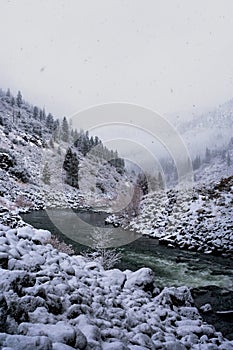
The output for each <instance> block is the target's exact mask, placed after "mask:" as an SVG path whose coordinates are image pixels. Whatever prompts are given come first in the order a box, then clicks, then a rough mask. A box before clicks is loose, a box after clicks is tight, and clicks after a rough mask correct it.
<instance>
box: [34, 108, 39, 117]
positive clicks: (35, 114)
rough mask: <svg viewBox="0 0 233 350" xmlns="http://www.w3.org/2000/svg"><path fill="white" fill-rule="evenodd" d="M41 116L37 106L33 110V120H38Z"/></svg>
mask: <svg viewBox="0 0 233 350" xmlns="http://www.w3.org/2000/svg"><path fill="white" fill-rule="evenodd" d="M38 116H39V109H38V107H37V106H35V107H34V108H33V118H35V119H37V118H38Z"/></svg>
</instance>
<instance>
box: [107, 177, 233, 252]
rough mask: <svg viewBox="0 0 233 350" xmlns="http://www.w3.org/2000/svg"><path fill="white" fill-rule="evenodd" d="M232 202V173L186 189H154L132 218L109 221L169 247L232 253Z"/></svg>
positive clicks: (118, 218) (112, 218)
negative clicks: (156, 190) (211, 181)
mask: <svg viewBox="0 0 233 350" xmlns="http://www.w3.org/2000/svg"><path fill="white" fill-rule="evenodd" d="M232 205H233V176H231V177H229V178H225V179H222V180H221V181H220V182H219V183H214V182H213V183H211V184H208V185H207V184H206V185H203V184H202V185H196V186H195V187H194V188H192V189H190V190H186V191H183V190H178V189H171V190H167V191H159V192H151V193H150V194H148V195H146V196H145V197H144V200H143V201H142V203H141V209H140V213H139V215H138V216H137V217H135V218H134V219H131V221H130V222H128V223H127V220H128V218H126V217H124V216H122V217H116V216H112V217H110V218H109V220H108V221H110V222H111V220H112V221H115V222H120V223H122V225H123V226H124V227H125V228H130V229H135V230H136V231H137V232H140V233H142V234H144V235H149V236H151V237H155V238H158V239H159V240H160V243H161V244H166V245H168V246H170V247H175V246H178V247H180V248H184V249H190V250H193V251H201V252H204V253H206V254H210V253H214V254H218V255H223V256H232V254H233V232H232Z"/></svg>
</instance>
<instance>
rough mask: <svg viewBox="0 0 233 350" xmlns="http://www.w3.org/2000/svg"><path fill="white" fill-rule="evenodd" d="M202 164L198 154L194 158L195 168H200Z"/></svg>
mask: <svg viewBox="0 0 233 350" xmlns="http://www.w3.org/2000/svg"><path fill="white" fill-rule="evenodd" d="M200 166H201V158H200V156H196V157H195V158H194V160H193V170H196V169H199V168H200Z"/></svg>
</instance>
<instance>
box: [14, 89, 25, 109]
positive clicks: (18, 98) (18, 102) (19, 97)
mask: <svg viewBox="0 0 233 350" xmlns="http://www.w3.org/2000/svg"><path fill="white" fill-rule="evenodd" d="M16 103H17V106H18V107H19V108H20V107H21V106H22V103H23V98H22V94H21V92H20V91H18V94H17V97H16Z"/></svg>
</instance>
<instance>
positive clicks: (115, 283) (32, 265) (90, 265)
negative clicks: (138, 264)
mask: <svg viewBox="0 0 233 350" xmlns="http://www.w3.org/2000/svg"><path fill="white" fill-rule="evenodd" d="M50 235H51V234H50V232H49V231H46V230H37V229H34V228H33V227H31V226H28V225H25V226H23V227H18V228H17V227H16V228H10V227H8V226H5V225H2V224H1V225H0V242H1V246H0V249H1V250H0V265H1V274H0V290H1V295H0V299H1V304H0V305H1V307H0V314H1V324H0V327H1V330H0V346H1V348H2V349H5V350H6V349H7V350H25V349H26V350H29V349H30V350H34V349H35V350H37V349H43V350H65V349H66V350H71V349H97V350H98V349H104V350H108V349H109V350H110V349H111V350H114V349H115V350H121V349H124V350H127V349H129V350H139V349H140V350H143V349H152V350H153V349H168V350H169V349H172V350H173V349H181V350H185V349H194V350H195V349H203V350H205V349H213V350H214V349H222V350H228V349H229V350H230V349H233V341H230V340H227V339H226V338H224V337H223V336H222V334H221V333H220V332H217V331H216V330H215V329H214V327H213V326H211V325H209V324H208V323H206V322H205V321H204V320H203V319H202V318H201V315H200V313H199V311H198V309H197V307H195V305H194V300H193V297H192V294H191V291H190V289H189V288H188V287H185V286H184V287H179V288H173V287H171V288H164V289H159V288H158V287H157V286H155V285H154V278H153V272H152V270H150V269H148V268H142V269H140V270H138V271H136V272H132V271H130V270H126V271H120V270H118V269H113V270H108V271H105V270H104V269H103V268H102V266H100V265H99V264H98V263H97V262H95V261H92V262H90V261H88V260H87V259H86V258H84V257H82V256H75V255H74V256H69V255H67V254H65V253H61V252H59V251H57V250H56V249H54V248H53V247H52V246H51V245H50V244H47V243H46V242H47V240H48V239H49V238H50Z"/></svg>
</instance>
